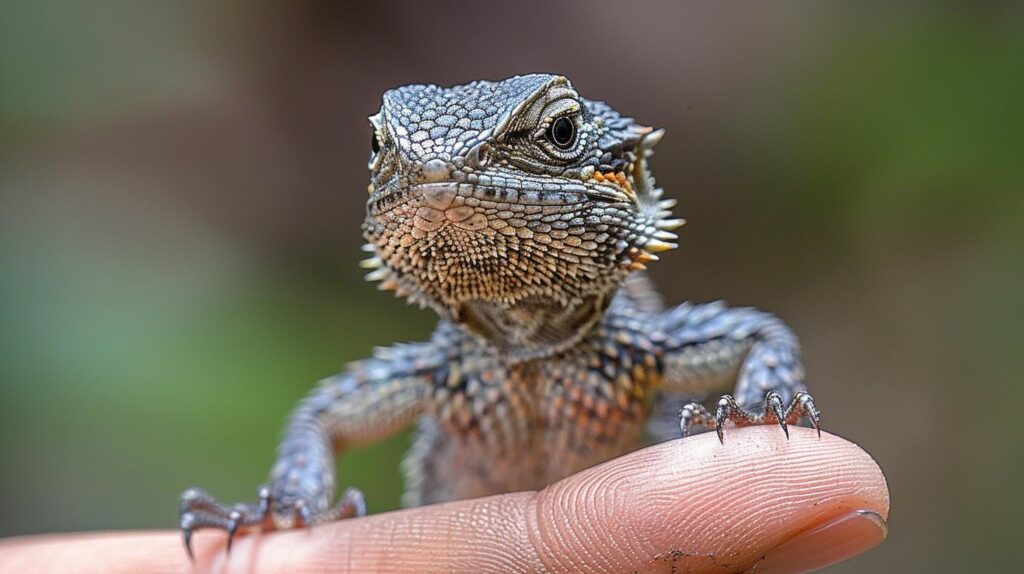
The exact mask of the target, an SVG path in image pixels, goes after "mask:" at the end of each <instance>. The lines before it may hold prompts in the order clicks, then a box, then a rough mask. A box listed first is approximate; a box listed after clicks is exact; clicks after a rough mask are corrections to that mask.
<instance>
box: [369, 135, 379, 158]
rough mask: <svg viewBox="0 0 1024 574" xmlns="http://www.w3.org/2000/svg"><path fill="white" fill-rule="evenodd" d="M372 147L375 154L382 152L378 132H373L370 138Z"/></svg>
mask: <svg viewBox="0 0 1024 574" xmlns="http://www.w3.org/2000/svg"><path fill="white" fill-rule="evenodd" d="M370 149H371V150H373V153H374V154H378V153H380V140H378V139H377V132H373V136H372V137H371V139H370Z"/></svg>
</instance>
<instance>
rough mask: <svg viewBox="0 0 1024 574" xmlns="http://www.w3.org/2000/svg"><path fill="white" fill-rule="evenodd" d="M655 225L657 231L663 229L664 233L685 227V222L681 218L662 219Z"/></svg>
mask: <svg viewBox="0 0 1024 574" xmlns="http://www.w3.org/2000/svg"><path fill="white" fill-rule="evenodd" d="M655 225H656V226H657V227H658V229H664V230H666V231H672V230H674V229H679V228H680V227H682V226H684V225H686V220H685V219H682V218H680V219H662V220H661V221H659V222H658V223H656V224H655Z"/></svg>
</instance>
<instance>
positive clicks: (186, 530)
mask: <svg viewBox="0 0 1024 574" xmlns="http://www.w3.org/2000/svg"><path fill="white" fill-rule="evenodd" d="M194 519H195V515H194V514H192V513H191V512H189V513H186V514H183V515H181V521H180V523H179V527H180V528H181V536H182V538H183V539H184V542H185V552H186V553H187V554H188V559H189V561H191V562H195V561H196V556H195V554H194V553H193V552H192V527H193V524H194V521H195V520H194Z"/></svg>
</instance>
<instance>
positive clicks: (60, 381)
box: [0, 1, 1024, 572]
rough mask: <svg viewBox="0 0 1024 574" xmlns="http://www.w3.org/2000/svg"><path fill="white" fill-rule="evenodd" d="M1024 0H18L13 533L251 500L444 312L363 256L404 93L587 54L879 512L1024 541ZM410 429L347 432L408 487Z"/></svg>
mask: <svg viewBox="0 0 1024 574" xmlns="http://www.w3.org/2000/svg"><path fill="white" fill-rule="evenodd" d="M1022 24H1024V11H1022V10H1021V7H1020V4H1017V5H1016V6H1014V5H1013V4H1010V3H1007V4H1000V3H988V2H975V3H966V2H965V3H962V4H958V3H924V2H905V3H895V2H875V3H836V2H833V3H818V2H811V1H807V2H743V3H728V4H725V3H722V4H718V3H710V2H709V3H677V2H667V1H666V2H660V3H648V2H644V3H631V2H630V3H623V2H602V3H594V2H583V1H578V2H563V3H554V2H547V3H538V4H534V3H526V2H519V3H508V4H501V5H497V4H493V5H492V4H490V3H480V2H476V3H469V2H460V3H416V2H397V3H380V4H353V3H347V2H346V3H341V2H339V3H323V4H300V3H278V4H254V3H244V2H221V3H193V4H185V3H135V2H105V1H100V2H91V3H78V2H74V3H47V2H42V3H37V2H19V3H11V2H3V3H2V4H0V465H2V466H0V535H11V534H24V533H34V532H44V531H57V530H81V529H109V528H142V527H147V528H152V527H171V526H173V524H174V519H175V509H176V501H177V496H178V493H179V492H180V491H181V490H182V489H183V488H185V487H186V486H189V485H192V484H198V485H202V486H204V487H207V488H209V489H210V490H211V491H212V492H214V493H215V494H217V495H219V496H221V497H223V498H224V499H227V500H236V499H249V498H252V496H253V495H254V494H255V487H256V485H257V484H258V483H259V482H260V481H262V480H263V478H264V477H265V476H266V473H267V470H268V468H269V465H270V463H271V461H272V458H273V450H274V446H275V443H276V439H277V437H278V433H279V432H280V428H281V423H282V421H283V419H284V417H285V416H286V414H287V412H288V411H289V409H290V408H291V407H292V406H293V404H294V403H295V401H296V400H297V399H298V398H299V397H301V396H302V395H303V394H304V393H305V392H306V391H307V390H308V389H309V388H310V387H311V385H312V384H313V382H314V381H316V380H317V379H318V378H320V377H323V376H325V375H328V374H331V373H333V372H336V371H337V370H339V369H340V368H341V367H342V366H343V365H344V364H345V362H347V361H349V360H352V359H355V358H358V357H361V356H364V355H366V354H367V353H368V352H369V351H370V349H371V347H372V346H373V345H378V344H386V343H389V342H393V341H401V340H415V339H422V338H423V337H425V336H426V335H427V334H428V332H429V331H430V329H431V326H432V323H433V317H432V315H431V314H429V313H426V312H421V311H417V310H415V309H414V308H412V307H407V306H406V305H404V304H403V303H402V302H401V301H398V300H395V299H393V298H392V297H391V296H390V295H387V294H381V293H378V292H376V291H375V289H374V287H373V286H372V285H370V284H367V283H364V282H363V281H362V279H361V275H362V273H361V271H360V270H359V269H358V267H357V266H356V261H357V260H358V259H359V258H360V251H359V245H360V243H361V241H360V234H359V223H360V220H361V218H362V210H363V204H364V202H365V199H366V191H365V188H366V180H367V173H366V160H367V157H368V153H369V139H370V132H369V129H368V127H367V126H368V124H367V121H366V117H367V116H368V115H370V114H372V113H373V112H375V111H376V109H377V107H378V106H379V99H380V95H381V93H382V92H383V91H384V90H385V89H387V88H389V87H393V86H395V85H399V84H403V83H410V82H434V83H441V84H451V83H461V82H464V81H468V80H473V79H478V78H489V79H499V78H502V77H506V76H509V75H513V74H516V73H523V72H532V71H551V72H559V73H563V74H566V75H568V76H569V77H570V79H572V81H573V82H574V84H575V85H576V87H577V88H579V90H580V91H581V92H582V93H583V94H584V95H586V96H588V97H591V98H595V99H604V100H606V101H608V102H610V103H611V104H612V105H613V106H615V107H616V108H618V109H619V110H622V111H623V112H624V113H627V114H630V115H634V116H635V117H637V118H638V119H640V120H641V121H643V122H648V123H650V124H653V125H657V126H663V127H665V128H667V129H668V136H667V137H666V138H665V141H664V143H662V144H661V146H659V148H658V154H657V156H656V157H655V159H654V163H653V169H654V173H655V175H656V177H657V178H658V181H659V183H661V184H662V185H663V186H664V187H665V188H666V190H667V193H668V194H669V195H671V196H673V197H676V198H678V199H679V202H680V205H679V207H678V209H677V212H678V213H679V214H680V215H681V216H684V217H686V218H687V219H688V220H689V221H690V225H688V226H687V227H686V228H684V230H683V232H682V240H681V248H680V249H679V250H678V251H677V252H676V253H672V254H669V255H668V256H667V257H664V258H663V261H662V262H661V263H659V264H657V265H656V266H655V267H654V268H653V275H654V278H655V279H656V280H657V281H658V283H659V285H660V286H661V288H662V290H663V291H664V293H665V294H666V296H667V297H668V298H669V299H670V300H671V301H673V302H676V301H681V300H683V299H695V300H709V299H716V298H724V299H727V300H729V301H731V302H733V303H737V304H752V305H757V306H760V307H763V308H765V309H768V310H771V311H774V312H776V313H778V314H779V315H781V316H782V317H783V318H785V319H786V320H788V321H789V322H790V323H791V324H792V325H793V326H794V327H795V328H796V330H797V332H798V333H800V334H801V335H802V338H803V341H804V348H805V357H806V361H807V366H808V372H809V376H810V383H811V386H812V389H813V391H814V393H815V397H816V399H817V400H818V402H819V405H820V406H821V407H822V409H823V411H824V413H825V419H824V420H825V426H826V428H827V429H828V430H830V431H832V432H836V433H838V434H841V435H843V436H846V437H849V438H851V439H852V440H855V441H857V442H858V443H860V444H861V445H863V446H864V448H866V449H867V450H868V451H869V452H871V453H872V454H873V455H874V456H875V457H876V459H877V460H878V461H879V463H880V464H881V466H882V468H883V469H884V470H885V472H886V475H887V477H888V479H889V483H890V487H891V490H892V515H891V536H890V538H889V540H888V541H887V542H886V543H885V544H884V545H883V546H882V547H880V548H878V549H876V550H874V551H872V552H871V553H869V554H868V555H866V556H862V557H859V558H857V559H855V560H854V561H852V562H849V563H847V564H844V565H840V566H837V567H834V568H833V569H832V570H830V572H930V571H941V572H951V571H992V570H1000V569H1002V570H1012V569H1016V568H1019V566H1020V563H1021V561H1022V559H1024V553H1022V547H1021V534H1020V526H1019V522H1020V517H1021V510H1022V506H1024V505H1022V503H1024V491H1022V484H1024V480H1022V470H1024V448H1022V446H1021V445H1022V440H1021V439H1022V438H1024V434H1022V425H1021V422H1020V420H1019V417H1020V413H1021V405H1022V404H1024V401H1022V399H1024V385H1022V383H1024V368H1022V366H1021V362H1020V356H1021V352H1022V351H1024V337H1022V336H1021V332H1022V330H1024V303H1022V300H1021V292H1022V288H1024V266H1022V263H1024V257H1022V252H1024V233H1022V232H1021V227H1022V225H1024V162H1022V152H1024V112H1022V102H1024V83H1022V80H1021V78H1022V74H1024V26H1022ZM407 441H408V438H407V437H405V436H403V437H398V438H396V439H394V440H391V441H389V442H387V443H385V444H383V445H381V446H379V447H374V448H369V449H364V450H361V451H358V452H356V453H354V454H352V455H351V456H346V457H345V458H344V459H343V461H342V462H341V471H340V472H341V475H340V481H341V482H342V483H346V484H352V485H355V486H358V487H360V488H363V489H364V490H365V492H366V494H367V497H368V500H369V504H370V508H371V509H372V510H374V511H382V510H386V509H391V508H395V507H396V506H397V503H398V494H399V491H400V488H401V482H400V476H399V472H398V469H397V461H398V459H399V457H400V454H401V452H402V451H403V450H404V449H405V447H406V445H407Z"/></svg>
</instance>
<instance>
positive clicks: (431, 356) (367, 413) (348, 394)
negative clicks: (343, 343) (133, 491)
mask: <svg viewBox="0 0 1024 574" xmlns="http://www.w3.org/2000/svg"><path fill="white" fill-rule="evenodd" d="M439 363H440V358H439V353H438V351H437V349H436V347H435V346H433V345H431V344H422V345H404V346H400V347H395V348H392V349H381V350H379V351H378V352H377V353H376V355H375V356H374V357H373V358H370V359H366V360H364V361H359V362H356V363H353V364H352V365H351V366H350V367H349V368H348V369H347V370H346V371H345V372H343V373H341V374H339V375H335V376H333V377H330V378H328V379H325V380H323V381H321V383H320V385H319V386H317V388H315V389H314V390H313V391H312V392H311V393H310V394H309V395H308V396H307V397H306V398H305V399H304V400H303V401H302V402H301V403H300V404H299V405H298V407H296V409H295V411H294V412H293V413H292V415H291V417H290V419H289V422H288V425H287V427H286V429H285V432H284V438H283V439H282V441H281V444H280V446H279V447H278V451H277V461H276V463H275V464H274V467H273V469H272V470H271V473H270V480H269V481H268V483H267V484H265V485H264V486H261V487H260V489H259V495H258V500H257V502H255V503H251V504H246V503H239V504H235V505H231V506H229V505H225V504H223V503H221V502H219V501H218V500H217V499H215V498H214V497H212V496H210V495H209V494H208V493H206V492H205V491H203V490H202V489H199V488H190V489H188V490H186V491H185V492H184V493H182V495H181V501H180V505H179V526H180V528H181V530H182V534H183V536H184V539H185V548H186V550H187V551H188V553H189V556H191V555H192V547H191V537H192V533H193V532H194V531H195V530H197V529H201V528H220V529H223V530H225V531H227V533H228V548H229V549H230V547H231V541H232V539H233V538H234V536H235V534H236V533H237V532H239V531H242V530H247V529H252V528H256V527H262V528H263V529H267V530H271V529H286V528H293V527H296V526H309V525H312V524H316V523H318V522H324V521H328V520H335V519H339V518H348V517H352V516H358V515H362V514H364V513H365V505H364V503H363V498H362V494H361V493H360V492H359V491H358V490H355V489H348V490H346V491H345V493H344V495H343V496H342V498H341V500H340V501H339V503H338V504H337V505H336V506H334V507H332V506H331V501H332V499H333V498H334V492H335V462H334V457H335V455H336V454H338V453H340V452H341V451H342V450H344V449H345V448H346V447H348V446H352V445H357V444H362V443H368V442H373V441H376V440H380V439H382V438H385V437H387V436H390V435H393V434H395V433H396V432H398V431H400V430H402V429H403V428H404V427H406V426H407V425H408V424H410V423H411V422H412V421H413V420H414V419H415V418H416V417H417V416H418V415H419V414H420V413H421V412H422V411H423V410H424V407H425V405H426V399H427V397H428V395H429V391H430V388H431V381H432V377H433V374H434V371H435V370H436V368H437V366H438V364H439Z"/></svg>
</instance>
